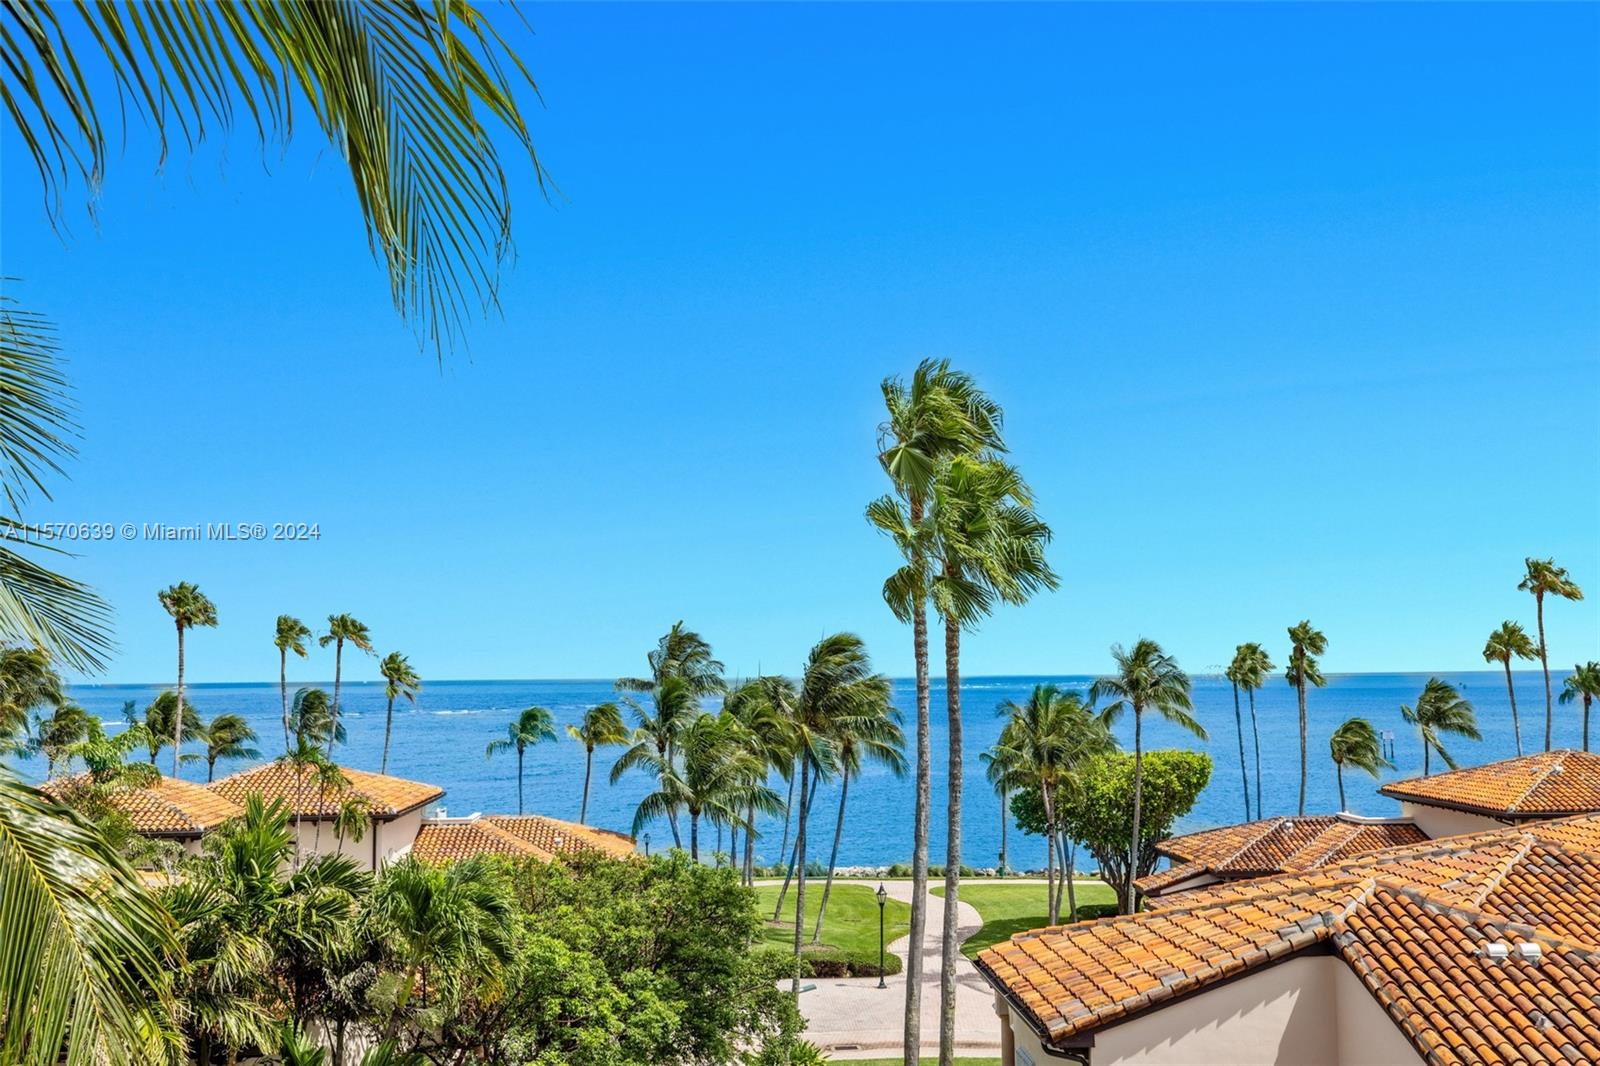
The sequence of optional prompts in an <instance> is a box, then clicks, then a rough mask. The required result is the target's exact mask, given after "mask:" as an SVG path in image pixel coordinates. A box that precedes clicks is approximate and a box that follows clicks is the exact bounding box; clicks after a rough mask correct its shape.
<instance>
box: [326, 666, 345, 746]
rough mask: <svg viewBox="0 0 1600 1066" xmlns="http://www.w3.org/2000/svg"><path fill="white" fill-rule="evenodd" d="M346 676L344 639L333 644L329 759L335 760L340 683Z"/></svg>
mask: <svg viewBox="0 0 1600 1066" xmlns="http://www.w3.org/2000/svg"><path fill="white" fill-rule="evenodd" d="M343 674H344V638H343V637H340V638H339V639H338V640H336V641H334V642H333V724H332V725H331V726H330V727H329V729H328V758H330V759H331V758H333V738H334V737H335V736H336V735H337V734H338V732H339V711H340V708H339V682H340V680H341V679H342V678H343Z"/></svg>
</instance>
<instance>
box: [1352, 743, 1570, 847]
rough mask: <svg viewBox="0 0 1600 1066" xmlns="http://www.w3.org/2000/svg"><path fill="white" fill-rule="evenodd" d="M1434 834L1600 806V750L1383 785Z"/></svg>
mask: <svg viewBox="0 0 1600 1066" xmlns="http://www.w3.org/2000/svg"><path fill="white" fill-rule="evenodd" d="M1378 791H1379V792H1380V793H1382V794H1383V795H1385V796H1390V797H1393V798H1394V799H1397V800H1399V801H1400V813H1401V814H1402V815H1403V816H1405V817H1407V818H1410V819H1412V820H1413V821H1415V822H1416V824H1417V826H1418V828H1420V829H1422V830H1423V831H1424V832H1425V833H1427V834H1428V835H1429V836H1430V837H1442V836H1453V835H1455V834H1457V833H1470V832H1472V831H1474V830H1477V829H1490V828H1494V827H1497V826H1502V825H1513V824H1516V823H1519V822H1527V821H1532V820H1536V819H1548V818H1560V817H1562V816H1564V815H1569V814H1589V813H1595V812H1600V755H1592V754H1590V753H1589V752H1586V751H1571V750H1566V749H1559V750H1556V751H1545V752H1539V753H1538V754H1535V755H1524V756H1522V757H1520V758H1516V759H1502V760H1501V761H1499V762H1492V763H1488V764H1486V765H1483V766H1473V767H1469V768H1467V769H1464V770H1450V771H1448V772H1446V773H1442V774H1433V775H1432V776H1430V777H1413V778H1411V779H1410V780H1408V781H1394V782H1391V783H1390V784H1387V785H1384V786H1383V787H1382V788H1380V789H1378Z"/></svg>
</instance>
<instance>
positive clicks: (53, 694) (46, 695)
mask: <svg viewBox="0 0 1600 1066" xmlns="http://www.w3.org/2000/svg"><path fill="white" fill-rule="evenodd" d="M66 698H67V697H66V686H65V683H64V682H63V681H62V680H61V675H60V674H59V673H57V672H56V670H55V667H53V666H52V665H51V664H50V654H49V653H48V652H47V651H45V650H44V649H43V648H39V647H31V646H30V647H26V648H11V647H0V752H4V751H6V750H9V749H11V748H15V747H19V746H20V745H19V740H18V738H19V734H21V733H23V732H24V731H25V730H26V728H27V725H28V712H29V711H31V710H33V709H34V708H35V707H56V706H59V705H60V704H61V703H63V702H65V700H66Z"/></svg>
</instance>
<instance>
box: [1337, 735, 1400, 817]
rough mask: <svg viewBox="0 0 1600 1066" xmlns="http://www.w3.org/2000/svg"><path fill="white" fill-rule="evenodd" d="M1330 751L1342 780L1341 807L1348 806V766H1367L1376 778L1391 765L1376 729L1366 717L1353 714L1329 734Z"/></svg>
mask: <svg viewBox="0 0 1600 1066" xmlns="http://www.w3.org/2000/svg"><path fill="white" fill-rule="evenodd" d="M1328 754H1329V755H1331V756H1332V757H1333V772H1334V776H1335V777H1336V778H1337V779H1338V781H1339V809H1340V810H1341V811H1343V810H1346V809H1347V808H1346V807H1345V803H1344V768H1345V767H1346V766H1353V767H1355V768H1356V769H1357V770H1365V771H1366V772H1367V773H1369V774H1371V775H1372V776H1373V777H1374V778H1376V777H1377V776H1378V771H1379V770H1381V769H1383V768H1385V767H1387V766H1389V765H1390V763H1389V760H1388V759H1385V758H1384V757H1383V745H1382V744H1381V743H1380V742H1379V741H1378V732H1377V730H1375V729H1373V728H1372V723H1371V722H1369V721H1367V720H1366V719H1365V718H1351V719H1349V720H1348V721H1346V722H1345V723H1344V724H1343V725H1341V726H1340V727H1339V728H1338V729H1335V730H1334V731H1333V736H1331V737H1329V738H1328Z"/></svg>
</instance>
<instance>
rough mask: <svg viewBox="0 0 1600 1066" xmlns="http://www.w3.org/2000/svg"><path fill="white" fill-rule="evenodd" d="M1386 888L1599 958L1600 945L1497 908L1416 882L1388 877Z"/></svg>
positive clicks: (1434, 907)
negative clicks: (1444, 896) (1445, 896)
mask: <svg viewBox="0 0 1600 1066" xmlns="http://www.w3.org/2000/svg"><path fill="white" fill-rule="evenodd" d="M1383 887H1384V888H1386V889H1389V890H1390V891H1392V892H1395V893H1397V894H1399V895H1402V896H1406V897H1408V898H1409V899H1413V900H1416V901H1417V902H1418V903H1420V904H1421V905H1422V906H1424V907H1428V908H1430V909H1432V910H1435V911H1440V912H1444V913H1447V914H1450V915H1453V916H1455V917H1458V918H1464V919H1467V920H1469V921H1474V922H1483V923H1485V924H1487V925H1494V926H1499V927H1500V929H1501V931H1502V932H1506V933H1510V932H1512V931H1513V930H1515V931H1516V935H1517V936H1527V937H1536V938H1537V939H1539V940H1543V941H1544V942H1545V943H1547V944H1550V945H1552V946H1554V947H1558V948H1561V949H1562V950H1563V951H1570V952H1575V953H1577V954H1581V955H1583V956H1585V957H1600V945H1596V944H1592V943H1589V942H1588V941H1586V940H1574V939H1572V938H1571V937H1567V936H1562V935H1561V934H1559V933H1556V932H1555V931H1553V930H1552V929H1550V927H1549V926H1545V925H1532V924H1530V923H1528V922H1519V921H1517V920H1516V919H1515V918H1508V917H1506V916H1504V915H1501V914H1497V913H1495V912H1494V911H1489V910H1484V909H1483V907H1482V906H1481V905H1479V906H1475V907H1467V906H1462V905H1461V904H1459V903H1452V902H1450V901H1449V900H1445V899H1440V898H1439V897H1438V896H1435V895H1431V894H1430V892H1429V890H1428V889H1426V888H1419V887H1417V886H1416V885H1407V884H1402V883H1399V882H1395V881H1389V880H1385V881H1384V883H1383Z"/></svg>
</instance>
